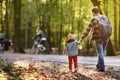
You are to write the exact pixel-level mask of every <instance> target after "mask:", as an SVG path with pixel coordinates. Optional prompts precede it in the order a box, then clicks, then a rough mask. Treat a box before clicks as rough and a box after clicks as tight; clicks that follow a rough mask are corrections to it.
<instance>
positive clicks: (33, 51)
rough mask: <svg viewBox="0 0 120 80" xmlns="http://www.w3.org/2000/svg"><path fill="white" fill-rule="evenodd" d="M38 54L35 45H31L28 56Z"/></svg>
mask: <svg viewBox="0 0 120 80" xmlns="http://www.w3.org/2000/svg"><path fill="white" fill-rule="evenodd" d="M36 53H38V49H37V45H35V44H34V45H33V46H32V48H31V49H30V54H36Z"/></svg>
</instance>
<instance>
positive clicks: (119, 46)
mask: <svg viewBox="0 0 120 80" xmlns="http://www.w3.org/2000/svg"><path fill="white" fill-rule="evenodd" d="M118 19H119V25H118V27H119V29H118V48H119V50H120V2H119V18H118Z"/></svg>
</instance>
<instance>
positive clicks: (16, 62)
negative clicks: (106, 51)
mask: <svg viewBox="0 0 120 80" xmlns="http://www.w3.org/2000/svg"><path fill="white" fill-rule="evenodd" d="M0 59H1V62H0V63H3V64H5V65H6V68H2V64H1V65H0V67H1V68H0V80H120V56H117V57H105V63H106V71H105V72H98V71H96V67H95V65H96V61H97V57H84V56H79V57H78V62H79V68H78V72H69V70H68V60H67V56H66V55H40V54H39V55H38V54H35V55H33V54H20V53H14V54H13V53H4V54H0ZM113 61H114V62H113Z"/></svg>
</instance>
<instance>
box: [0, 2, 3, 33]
mask: <svg viewBox="0 0 120 80" xmlns="http://www.w3.org/2000/svg"><path fill="white" fill-rule="evenodd" d="M2 1H3V0H0V25H1V26H0V28H1V31H2V32H3V25H2V22H3V21H2V18H3V13H2Z"/></svg>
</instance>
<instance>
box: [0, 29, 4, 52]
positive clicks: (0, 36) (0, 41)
mask: <svg viewBox="0 0 120 80" xmlns="http://www.w3.org/2000/svg"><path fill="white" fill-rule="evenodd" d="M3 41H4V34H3V33H2V32H1V31H0V50H2V49H3Z"/></svg>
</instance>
